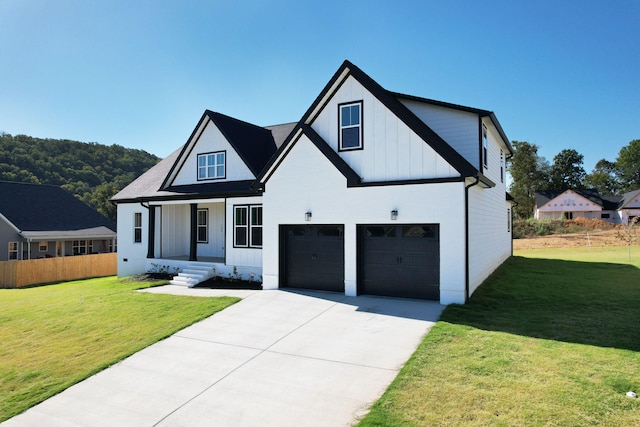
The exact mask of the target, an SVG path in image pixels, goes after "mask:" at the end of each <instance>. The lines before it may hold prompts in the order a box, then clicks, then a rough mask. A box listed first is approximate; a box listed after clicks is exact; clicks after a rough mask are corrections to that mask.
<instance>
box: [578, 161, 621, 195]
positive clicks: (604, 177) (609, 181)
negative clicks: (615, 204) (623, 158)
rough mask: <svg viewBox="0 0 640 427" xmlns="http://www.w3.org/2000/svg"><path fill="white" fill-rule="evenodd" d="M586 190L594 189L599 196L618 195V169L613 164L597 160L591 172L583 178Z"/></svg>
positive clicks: (619, 186) (619, 188) (619, 187)
mask: <svg viewBox="0 0 640 427" xmlns="http://www.w3.org/2000/svg"><path fill="white" fill-rule="evenodd" d="M584 186H585V187H586V188H595V189H596V190H598V193H600V195H601V196H611V195H614V194H618V193H619V192H620V190H621V185H620V180H619V179H618V168H617V166H616V164H615V163H614V162H610V161H608V160H606V159H600V160H598V163H596V166H595V167H594V168H593V171H592V172H591V173H590V174H588V175H587V176H586V177H585V178H584Z"/></svg>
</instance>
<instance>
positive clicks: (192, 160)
mask: <svg viewBox="0 0 640 427" xmlns="http://www.w3.org/2000/svg"><path fill="white" fill-rule="evenodd" d="M217 151H226V165H225V166H226V177H225V179H222V180H206V181H198V154H204V153H212V152H217ZM247 179H255V176H253V174H252V173H251V171H250V170H249V168H248V167H247V165H246V164H245V163H244V161H243V160H242V159H241V158H240V156H239V155H238V153H237V152H236V151H235V149H234V148H233V147H232V146H231V144H229V142H228V141H227V139H226V138H225V137H224V135H223V134H222V132H220V130H219V129H218V127H217V126H216V125H215V124H214V123H213V122H211V121H208V123H207V125H206V127H205V129H204V131H203V132H202V134H201V135H200V137H199V138H198V140H197V141H196V143H195V146H194V147H193V149H192V150H191V152H190V153H188V156H187V159H186V160H185V162H184V163H183V165H182V168H181V169H180V171H179V172H178V174H177V176H176V178H175V179H174V181H173V184H174V185H189V184H198V183H208V182H220V181H242V180H247Z"/></svg>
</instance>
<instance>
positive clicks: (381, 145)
mask: <svg viewBox="0 0 640 427" xmlns="http://www.w3.org/2000/svg"><path fill="white" fill-rule="evenodd" d="M360 100H362V101H363V105H362V126H363V127H362V136H363V149H362V150H352V151H342V152H340V153H339V154H340V156H341V157H342V158H343V159H344V160H345V161H346V162H347V163H348V164H349V166H351V168H352V169H353V170H354V171H355V172H356V173H357V174H358V175H360V177H362V179H363V181H365V182H375V181H395V180H408V179H422V178H445V177H457V176H459V174H458V172H457V171H456V170H455V169H454V168H452V167H451V166H450V165H449V164H448V163H447V162H446V161H445V160H444V159H443V158H442V157H441V156H440V155H438V154H437V153H436V152H435V151H434V150H433V149H432V148H431V147H430V146H429V145H428V144H426V143H425V142H424V141H423V140H422V139H420V138H419V137H418V136H417V135H416V134H415V132H413V131H412V130H411V129H409V127H408V126H406V125H405V124H404V123H403V122H402V121H401V120H399V119H398V118H397V117H396V116H395V115H394V114H393V113H392V112H391V111H389V110H388V109H387V107H385V106H384V104H382V103H381V102H380V101H378V100H377V99H376V98H375V97H374V96H373V95H372V94H371V93H369V92H368V91H367V90H366V89H365V88H364V87H363V86H362V85H361V84H360V83H359V82H358V81H357V80H355V79H354V78H353V77H349V78H348V79H347V80H346V81H345V83H344V84H343V85H342V86H341V87H340V89H338V91H337V92H336V93H335V94H334V95H333V97H332V98H331V99H330V100H329V102H328V103H327V105H326V106H325V107H324V109H323V110H322V112H321V113H320V114H319V115H318V117H317V118H316V119H315V120H314V122H313V123H312V124H311V126H312V127H313V129H314V130H315V131H316V132H318V134H319V135H320V136H321V137H322V138H323V139H324V140H325V141H327V142H328V143H329V145H330V146H331V148H333V149H334V150H335V151H338V132H339V130H338V104H341V103H345V102H350V101H360ZM476 127H477V125H476Z"/></svg>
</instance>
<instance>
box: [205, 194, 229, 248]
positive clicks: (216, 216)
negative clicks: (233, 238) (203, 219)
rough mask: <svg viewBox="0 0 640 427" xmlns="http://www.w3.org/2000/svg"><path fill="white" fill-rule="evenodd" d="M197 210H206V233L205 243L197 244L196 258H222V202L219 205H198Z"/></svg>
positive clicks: (223, 214) (223, 222)
mask: <svg viewBox="0 0 640 427" xmlns="http://www.w3.org/2000/svg"><path fill="white" fill-rule="evenodd" d="M198 209H207V212H208V217H207V221H208V222H207V224H208V231H209V234H208V236H207V242H206V243H198V256H199V257H200V256H205V257H218V258H222V257H224V245H225V241H224V227H225V210H224V200H221V201H220V202H219V203H198Z"/></svg>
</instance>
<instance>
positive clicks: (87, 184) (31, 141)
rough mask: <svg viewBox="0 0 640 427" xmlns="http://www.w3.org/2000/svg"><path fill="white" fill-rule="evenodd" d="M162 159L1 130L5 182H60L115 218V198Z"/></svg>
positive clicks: (117, 147)
mask: <svg viewBox="0 0 640 427" xmlns="http://www.w3.org/2000/svg"><path fill="white" fill-rule="evenodd" d="M159 160H160V158H159V157H157V156H154V155H153V154H149V153H147V152H146V151H143V150H136V149H131V148H124V147H122V146H120V145H111V146H107V145H102V144H97V143H84V142H79V141H71V140H66V139H65V140H59V139H41V138H34V137H31V136H27V135H15V136H12V135H10V134H7V133H0V180H2V181H14V182H27V183H34V184H50V185H57V186H60V187H62V188H64V189H65V190H67V191H68V192H70V193H72V194H73V195H75V196H76V197H77V198H78V199H80V200H82V201H83V202H85V203H86V204H88V205H89V206H91V207H93V208H94V209H96V210H97V211H98V212H100V213H101V214H103V215H104V216H106V217H107V218H109V219H111V220H114V221H115V219H116V208H115V206H114V205H113V204H112V203H111V202H110V201H109V199H111V197H112V196H113V195H115V194H116V193H117V192H118V191H120V190H121V189H123V188H124V187H125V186H127V185H128V184H129V183H130V182H131V181H133V180H134V179H136V178H137V177H138V176H140V175H141V174H142V173H144V172H145V171H146V170H147V169H149V168H151V167H152V166H153V165H155V164H156V163H158V161H159Z"/></svg>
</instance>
